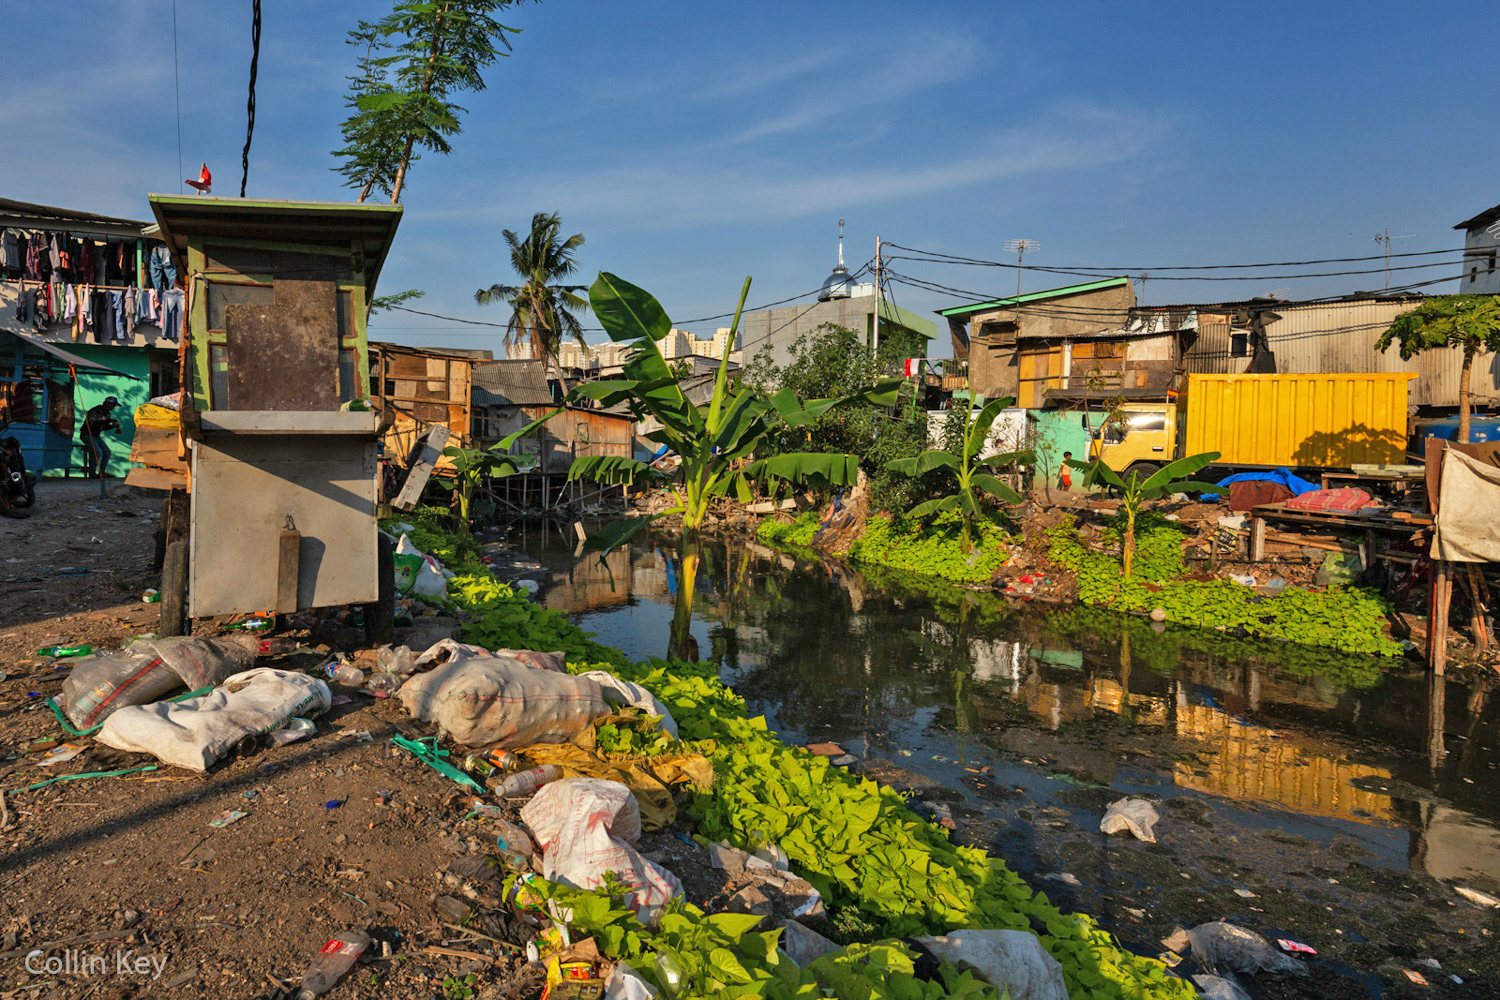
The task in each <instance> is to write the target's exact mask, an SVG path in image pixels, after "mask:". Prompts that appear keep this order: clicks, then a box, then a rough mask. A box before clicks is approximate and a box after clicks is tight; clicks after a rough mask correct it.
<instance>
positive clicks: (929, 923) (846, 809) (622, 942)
mask: <svg viewBox="0 0 1500 1000" xmlns="http://www.w3.org/2000/svg"><path fill="white" fill-rule="evenodd" d="M433 548H437V546H433ZM450 592H451V593H452V594H453V595H454V600H455V601H456V603H458V604H459V605H460V606H461V607H464V608H465V609H466V610H468V611H470V612H471V613H474V614H476V615H478V616H479V621H478V622H477V623H475V624H474V625H473V626H470V627H468V628H466V629H465V632H464V638H465V639H466V640H467V641H470V642H476V643H479V644H481V645H488V646H490V647H492V648H494V647H501V648H503V647H510V648H533V649H542V650H551V649H563V650H565V651H567V654H568V661H569V667H568V669H569V670H572V671H580V670H587V669H591V668H592V667H594V666H596V665H603V666H605V667H607V668H608V669H610V670H611V671H613V672H614V673H616V674H617V675H618V676H620V677H621V678H622V679H626V680H632V681H635V682H636V683H639V684H641V685H643V686H644V687H646V688H647V689H648V690H650V691H651V692H652V693H653V694H655V695H656V697H657V698H659V699H660V700H661V701H662V703H663V704H665V705H666V706H667V708H668V709H669V710H670V711H671V712H672V715H673V718H674V719H676V721H677V724H678V728H679V731H680V735H681V738H682V739H683V740H684V741H685V742H687V743H690V744H692V746H693V748H694V749H696V750H698V751H699V752H701V753H704V754H706V755H707V756H708V757H709V759H710V760H711V761H712V763H713V766H714V774H715V781H714V785H713V787H712V788H711V789H710V790H707V791H700V792H697V793H695V795H694V801H693V803H692V811H693V812H694V813H695V814H696V815H697V817H698V820H699V826H698V833H699V835H700V837H701V838H703V839H704V840H706V841H717V840H720V839H727V840H729V841H730V842H731V843H734V844H739V845H745V846H755V845H757V844H759V843H763V842H765V841H767V840H771V841H775V842H776V843H778V844H779V845H780V846H781V848H782V849H783V850H784V851H786V853H787V855H788V857H789V858H790V859H791V861H792V863H793V865H794V868H795V870H796V871H797V873H798V874H799V875H801V876H802V877H804V878H806V879H807V880H808V881H810V882H812V883H813V885H814V886H816V887H817V888H818V891H819V893H820V894H821V895H822V896H823V897H824V899H825V900H826V901H827V904H828V905H829V906H830V907H831V908H832V909H833V910H834V912H836V913H843V914H844V915H845V916H844V917H843V926H844V927H845V928H846V929H851V930H855V931H858V932H861V933H864V932H868V933H869V934H870V935H871V936H881V937H896V936H903V935H911V934H920V933H929V932H930V933H940V932H943V931H947V930H951V929H953V928H959V927H992V928H1003V927H1008V928H1014V929H1016V930H1023V931H1024V930H1031V929H1037V933H1038V937H1039V939H1040V941H1041V943H1042V945H1043V947H1045V948H1046V949H1047V951H1048V952H1050V953H1051V954H1052V955H1053V956H1054V957H1055V958H1056V959H1057V960H1058V961H1059V962H1060V963H1061V964H1062V966H1063V971H1064V975H1065V977H1066V979H1067V982H1068V989H1069V992H1070V994H1071V995H1073V996H1078V997H1082V996H1087V997H1091V998H1094V1000H1115V998H1119V1000H1190V998H1192V997H1193V996H1194V995H1195V994H1194V991H1193V988H1192V986H1191V985H1189V984H1188V983H1187V982H1185V981H1184V980H1181V979H1177V978H1175V977H1172V976H1169V975H1168V973H1167V971H1166V968H1165V966H1163V965H1162V964H1161V963H1160V962H1158V961H1155V960H1152V959H1147V958H1141V957H1138V956H1136V955H1133V954H1131V953H1130V952H1128V951H1126V950H1124V949H1123V948H1121V947H1120V946H1119V944H1118V943H1117V942H1116V941H1115V940H1114V938H1113V937H1112V936H1111V935H1110V934H1108V933H1107V932H1105V931H1102V930H1100V929H1099V928H1098V927H1097V926H1096V925H1095V923H1094V921H1093V920H1092V919H1091V918H1089V917H1087V916H1083V915H1065V914H1063V913H1062V912H1061V911H1059V910H1058V909H1057V908H1056V907H1054V906H1053V905H1052V904H1051V903H1050V902H1049V901H1048V899H1047V897H1046V896H1045V895H1044V894H1042V893H1033V891H1032V890H1031V889H1030V888H1029V887H1028V886H1027V885H1026V884H1025V883H1024V882H1023V881H1022V880H1021V878H1020V877H1019V876H1017V875H1016V874H1015V873H1014V872H1012V871H1010V869H1009V868H1007V867H1006V866H1005V863H1004V862H1003V861H1001V860H999V859H998V858H993V857H990V856H989V855H987V854H986V853H985V852H983V851H980V850H977V849H975V848H970V847H959V846H957V845H954V844H952V843H951V842H950V841H949V840H948V838H947V835H946V832H945V831H944V830H942V828H940V827H938V826H935V825H934V824H931V823H928V822H925V821H923V820H920V819H918V818H917V817H916V816H915V815H914V814H913V813H912V812H911V810H910V809H909V808H908V807H907V805H906V802H905V800H904V799H903V798H902V797H901V796H900V795H898V794H896V793H895V792H894V791H891V790H890V789H882V788H881V787H880V786H878V785H876V784H875V783H874V782H872V781H869V780H865V779H859V778H856V777H854V776H853V775H850V774H849V773H848V772H846V771H844V770H842V769H840V768H836V767H833V766H832V765H830V764H829V762H828V761H827V759H826V758H823V757H818V756H815V755H813V754H810V753H808V752H807V751H805V750H803V749H801V748H794V747H789V746H787V745H786V744H784V743H782V742H781V741H780V740H778V739H777V738H776V737H775V735H774V734H773V733H771V732H769V731H768V730H767V728H766V723H765V720H764V719H763V718H753V719H752V718H748V717H747V714H746V710H745V703H744V701H743V700H742V699H741V698H740V697H739V696H738V695H736V694H735V693H734V692H733V691H731V690H730V689H729V688H728V687H726V686H725V685H724V683H723V682H722V681H721V680H720V679H719V677H718V672H717V668H716V667H715V666H714V665H713V664H711V663H686V662H681V661H672V662H667V661H663V660H650V661H646V662H641V663H629V662H627V661H626V657H625V656H624V654H622V653H620V651H619V650H613V649H610V648H608V647H604V646H601V645H599V644H598V643H595V642H593V640H592V639H591V638H589V636H587V635H586V634H585V633H583V632H582V631H581V630H580V629H578V627H577V626H576V625H574V624H572V623H571V622H569V621H568V619H567V618H566V616H564V615H562V614H561V613H559V612H556V611H551V610H549V609H545V608H541V607H538V606H537V605H535V604H532V603H531V602H530V601H528V600H526V599H525V598H524V597H521V596H519V595H517V594H515V593H514V592H512V591H511V590H510V588H509V587H506V586H505V585H503V584H500V583H498V582H495V581H493V580H490V581H484V580H481V579H477V578H475V577H459V578H456V579H455V580H454V581H453V582H452V585H451V587H450ZM612 738H613V737H612ZM546 891H547V892H548V893H549V894H551V895H552V896H554V897H555V898H557V900H558V901H559V903H561V904H562V905H564V906H566V907H568V908H570V909H571V910H572V920H571V921H570V923H571V924H572V926H573V927H574V928H575V929H576V930H577V931H578V933H579V934H580V936H582V935H585V934H586V935H591V936H592V937H593V938H594V940H595V942H596V943H597V944H598V946H599V948H600V950H601V951H603V952H604V953H605V954H606V955H608V956H609V957H611V958H613V959H617V960H626V961H629V962H630V963H631V964H632V966H634V967H635V968H636V969H637V971H639V972H640V973H641V974H642V975H643V976H645V977H646V978H647V979H649V980H652V981H653V982H655V980H656V974H655V972H654V971H653V969H652V961H653V960H654V958H655V956H657V955H670V956H672V957H673V958H674V959H675V960H676V961H677V963H678V965H679V966H680V967H681V968H682V969H683V970H684V972H685V974H686V981H687V982H686V986H685V988H684V989H683V990H682V991H681V992H680V993H679V996H682V997H705V996H764V997H775V998H793V997H796V998H803V997H806V998H809V1000H810V998H814V997H822V996H826V995H829V994H832V995H835V996H839V997H870V998H877V997H878V998H901V1000H905V998H914V1000H915V998H921V1000H941V998H944V997H961V998H964V1000H977V998H979V997H994V991H993V990H992V989H990V988H988V987H986V986H984V985H983V984H980V983H977V982H976V981H975V980H974V979H973V978H972V977H969V976H964V975H959V974H957V973H956V972H955V970H953V969H952V968H945V969H944V970H943V971H942V977H941V978H942V982H941V983H927V982H922V981H919V980H917V979H916V978H915V977H914V976H912V974H911V966H910V962H911V955H910V953H909V952H907V951H906V949H905V948H904V947H903V946H902V945H901V944H900V943H899V942H895V941H890V940H880V941H874V942H870V943H868V944H864V945H860V946H851V947H846V948H845V949H843V950H842V951H840V952H837V953H834V954H831V955H829V956H826V957H825V958H823V959H820V960H819V961H818V962H815V963H813V964H812V966H811V967H809V968H808V969H797V968H795V967H793V966H791V964H790V963H787V962H783V961H780V960H779V956H778V952H777V950H776V944H777V941H778V936H779V934H780V931H767V932H756V931H752V930H751V928H752V927H753V926H754V925H755V924H756V923H758V918H756V917H754V916H747V915H738V914H727V913H725V914H713V915H705V914H703V913H702V912H701V911H700V910H698V909H697V908H696V907H694V906H692V905H690V904H687V903H685V902H681V901H677V902H674V903H673V904H672V905H671V906H669V907H668V908H667V912H666V913H665V914H664V915H663V916H662V918H661V921H660V924H659V926H658V927H657V928H656V929H655V930H654V931H651V930H647V929H646V928H645V927H643V926H642V925H641V924H640V922H639V920H637V919H636V917H635V916H634V914H632V913H631V912H630V911H629V910H627V909H626V908H625V907H624V906H623V905H622V904H621V895H622V893H623V891H624V887H621V886H618V885H610V886H605V887H603V888H601V889H598V890H595V891H593V892H591V893H585V892H582V891H580V890H577V889H572V888H569V887H567V886H562V885H556V884H553V885H549V886H548V887H547V890H546ZM856 913H857V914H858V917H857V918H856V917H855V914H856ZM655 985H658V986H660V983H659V982H655Z"/></svg>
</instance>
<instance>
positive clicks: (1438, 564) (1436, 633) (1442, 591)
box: [1427, 559, 1453, 677]
mask: <svg viewBox="0 0 1500 1000" xmlns="http://www.w3.org/2000/svg"><path fill="white" fill-rule="evenodd" d="M1449 566H1450V564H1449V563H1448V561H1447V560H1446V559H1438V560H1436V561H1435V562H1434V563H1433V575H1432V599H1431V600H1430V601H1429V602H1428V603H1429V617H1428V620H1427V641H1428V643H1429V649H1430V655H1431V662H1432V672H1433V673H1434V674H1436V675H1438V676H1439V677H1441V676H1443V671H1444V670H1445V669H1446V667H1447V664H1448V607H1449V602H1450V601H1451V600H1452V597H1453V579H1452V572H1451V570H1450V568H1449Z"/></svg>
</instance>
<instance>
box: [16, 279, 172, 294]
mask: <svg viewBox="0 0 1500 1000" xmlns="http://www.w3.org/2000/svg"><path fill="white" fill-rule="evenodd" d="M26 284H32V285H36V286H38V287H41V286H43V285H75V286H77V285H88V287H90V288H92V289H94V290H95V291H100V292H140V291H148V290H150V289H151V286H150V285H149V284H147V285H92V284H89V283H88V282H87V281H47V280H45V279H42V278H0V285H26ZM167 291H169V292H171V291H181V289H180V288H179V289H172V288H169V289H167Z"/></svg>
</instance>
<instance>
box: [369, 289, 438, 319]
mask: <svg viewBox="0 0 1500 1000" xmlns="http://www.w3.org/2000/svg"><path fill="white" fill-rule="evenodd" d="M426 294H427V293H426V292H424V291H422V290H421V289H420V288H408V289H406V290H405V291H400V292H392V293H391V294H389V295H377V296H375V298H373V299H371V300H370V314H371V315H374V314H375V313H378V312H380V311H382V310H387V309H394V308H396V307H397V306H399V305H401V304H402V303H404V302H411V301H413V300H415V299H420V298H422V297H423V296H424V295H426Z"/></svg>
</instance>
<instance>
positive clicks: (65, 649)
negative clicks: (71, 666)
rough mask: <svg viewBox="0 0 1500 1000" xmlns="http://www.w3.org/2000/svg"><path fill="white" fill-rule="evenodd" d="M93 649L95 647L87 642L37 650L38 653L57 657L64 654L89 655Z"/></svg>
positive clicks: (38, 654)
mask: <svg viewBox="0 0 1500 1000" xmlns="http://www.w3.org/2000/svg"><path fill="white" fill-rule="evenodd" d="M93 651H94V647H93V646H90V645H89V644H88V643H86V642H85V643H83V644H82V645H79V646H48V647H47V648H46V649H39V650H37V651H36V655H37V656H50V657H52V658H54V659H56V658H57V657H62V656H88V655H89V654H90V653H92V652H93Z"/></svg>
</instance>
